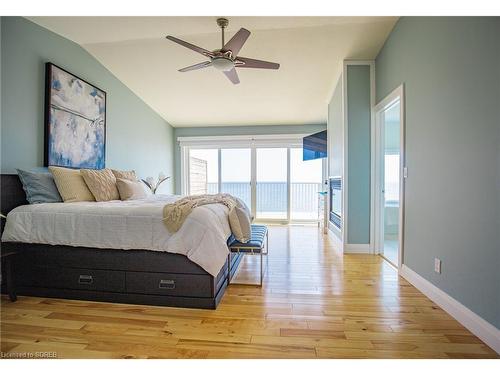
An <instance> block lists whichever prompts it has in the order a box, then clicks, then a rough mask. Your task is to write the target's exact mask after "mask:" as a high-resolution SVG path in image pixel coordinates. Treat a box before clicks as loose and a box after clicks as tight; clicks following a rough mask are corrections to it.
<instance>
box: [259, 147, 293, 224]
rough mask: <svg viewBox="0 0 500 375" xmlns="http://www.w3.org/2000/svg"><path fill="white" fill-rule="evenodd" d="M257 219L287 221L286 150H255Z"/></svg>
mask: <svg viewBox="0 0 500 375" xmlns="http://www.w3.org/2000/svg"><path fill="white" fill-rule="evenodd" d="M256 157H257V163H256V165H257V167H256V172H257V173H256V189H257V207H256V213H257V219H264V220H265V219H268V220H269V219H270V220H288V149H287V148H257V150H256Z"/></svg>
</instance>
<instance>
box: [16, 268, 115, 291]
mask: <svg viewBox="0 0 500 375" xmlns="http://www.w3.org/2000/svg"><path fill="white" fill-rule="evenodd" d="M16 279H17V283H18V285H20V286H34V287H44V288H56V289H80V290H99V291H112V292H125V272H124V271H110V270H91V269H84V268H67V267H64V268H51V267H39V266H32V267H29V268H24V269H21V270H20V272H19V274H17V275H16Z"/></svg>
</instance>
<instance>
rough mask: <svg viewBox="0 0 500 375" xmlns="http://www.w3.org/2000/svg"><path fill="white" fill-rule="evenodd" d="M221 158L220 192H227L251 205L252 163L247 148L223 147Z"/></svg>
mask: <svg viewBox="0 0 500 375" xmlns="http://www.w3.org/2000/svg"><path fill="white" fill-rule="evenodd" d="M220 151H221V152H220V158H221V163H220V165H221V190H220V191H221V193H229V194H231V195H234V196H235V197H238V198H240V199H242V200H243V201H244V202H245V204H246V205H247V206H248V207H251V206H252V191H251V178H252V173H251V170H252V164H251V151H250V149H249V148H224V149H221V150H220Z"/></svg>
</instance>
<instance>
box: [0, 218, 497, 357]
mask: <svg viewBox="0 0 500 375" xmlns="http://www.w3.org/2000/svg"><path fill="white" fill-rule="evenodd" d="M269 239H270V254H269V259H268V262H267V274H266V277H265V281H264V287H263V288H262V289H261V288H259V287H253V286H238V285H231V286H229V288H228V290H227V291H226V294H225V296H224V298H223V299H222V302H221V304H220V305H219V307H218V309H217V310H196V309H180V308H167V307H154V306H140V305H124V304H111V303H98V302H86V301H70V300H60V299H49V298H34V297H23V296H21V297H19V299H18V301H17V302H15V303H11V302H9V301H8V299H7V297H6V296H2V300H1V333H0V338H1V350H2V352H3V353H2V354H3V357H5V355H6V354H8V353H10V354H11V355H14V354H15V353H23V352H31V353H34V352H53V353H55V355H57V357H58V358H498V357H499V356H498V355H497V354H496V353H495V352H494V351H492V350H491V349H490V348H489V347H488V346H486V345H485V344H484V343H483V342H481V341H480V340H479V339H478V338H477V337H475V336H474V335H473V334H472V333H470V332H469V331H468V330H467V329H465V328H464V327H463V326H462V325H460V324H459V323H458V322H457V321H455V320H454V319H453V318H452V317H451V316H449V315H448V314H447V313H445V312H444V311H443V310H442V309H440V308H439V307H438V306H436V305H435V304H434V303H433V302H432V301H430V300H429V299H427V298H426V297H425V296H424V295H422V294H421V293H420V292H419V291H418V290H416V289H415V288H414V287H413V286H411V285H410V284H409V283H407V282H406V281H405V280H404V279H402V278H399V277H398V275H397V273H396V271H395V270H394V269H393V268H392V267H391V266H390V265H389V264H388V263H387V262H385V261H384V260H383V259H382V258H380V257H378V256H371V255H344V256H342V254H341V253H339V252H338V251H336V250H335V249H334V248H333V244H332V243H331V241H329V239H328V238H327V237H324V236H323V235H322V234H321V232H320V231H319V230H318V228H317V227H314V226H290V227H280V226H272V227H270V234H269ZM246 258H248V259H245V261H244V263H242V268H241V269H240V272H239V273H238V275H237V279H235V281H236V280H237V281H248V280H249V279H250V278H252V277H254V278H256V277H257V275H258V269H259V268H258V267H259V264H258V262H257V261H258V258H257V257H248V256H247V257H246Z"/></svg>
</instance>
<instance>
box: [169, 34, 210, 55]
mask: <svg viewBox="0 0 500 375" xmlns="http://www.w3.org/2000/svg"><path fill="white" fill-rule="evenodd" d="M166 38H167V39H168V40H171V41H172V42H175V43H178V44H180V45H181V46H184V47H186V48H189V49H190V50H193V51H195V52H198V53H201V54H202V55H203V56H210V57H211V56H213V53H212V52H211V51H209V50H207V49H205V48H201V47H198V46H195V45H194V44H191V43H188V42H185V41H183V40H180V39H178V38H176V37H175V36H171V35H167V37H166Z"/></svg>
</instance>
